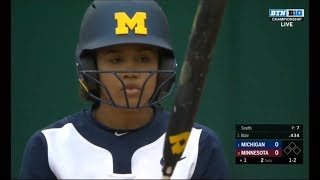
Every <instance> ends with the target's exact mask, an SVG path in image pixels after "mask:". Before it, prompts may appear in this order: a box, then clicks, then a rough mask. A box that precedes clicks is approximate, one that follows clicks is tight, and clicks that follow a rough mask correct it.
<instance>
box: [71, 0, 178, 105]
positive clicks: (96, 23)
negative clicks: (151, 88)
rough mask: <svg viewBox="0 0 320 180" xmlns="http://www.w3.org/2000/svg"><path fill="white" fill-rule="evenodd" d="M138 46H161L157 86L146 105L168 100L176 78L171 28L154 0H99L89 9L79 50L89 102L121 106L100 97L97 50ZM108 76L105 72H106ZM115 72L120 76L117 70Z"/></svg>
mask: <svg viewBox="0 0 320 180" xmlns="http://www.w3.org/2000/svg"><path fill="white" fill-rule="evenodd" d="M126 43H138V44H147V45H153V46H157V47H160V48H161V49H162V50H161V51H160V62H159V69H158V70H156V71H152V72H150V73H158V79H157V86H156V90H155V92H154V94H153V96H152V97H151V98H150V101H149V103H148V104H147V105H143V106H140V105H137V107H134V108H141V107H146V106H152V105H155V104H158V103H159V102H160V101H162V100H163V99H164V98H166V97H167V96H168V95H169V94H170V92H171V89H172V87H173V84H174V81H175V75H176V60H175V57H174V52H173V48H172V46H171V43H170V38H169V26H168V22H167V19H166V16H165V14H164V12H163V11H162V10H161V8H160V7H159V5H158V4H157V3H156V2H155V1H153V0H103V1H100V0H96V1H93V2H92V3H91V5H90V6H89V7H88V8H87V10H86V12H85V14H84V17H83V19H82V23H81V28H80V33H79V39H78V44H77V47H76V66H77V70H78V79H79V82H80V85H81V87H82V90H83V91H84V92H85V93H86V95H87V96H88V97H89V99H91V100H94V101H98V102H99V101H101V102H104V103H107V104H110V105H112V106H115V107H121V108H129V107H128V106H126V107H122V106H119V105H117V104H116V103H114V102H113V101H112V100H111V101H110V100H104V99H101V98H100V95H99V87H101V86H102V87H104V88H105V89H106V87H105V86H104V85H103V84H102V83H101V82H100V81H99V78H98V73H102V72H101V71H99V70H97V66H96V60H95V49H97V48H101V47H106V46H112V45H119V44H126ZM104 73H105V72H104ZM114 73H117V72H116V71H115V72H114Z"/></svg>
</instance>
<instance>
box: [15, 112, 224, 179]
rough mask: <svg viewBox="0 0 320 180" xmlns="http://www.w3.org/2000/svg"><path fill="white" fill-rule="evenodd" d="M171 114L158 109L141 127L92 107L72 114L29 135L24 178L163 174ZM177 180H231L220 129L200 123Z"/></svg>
mask: <svg viewBox="0 0 320 180" xmlns="http://www.w3.org/2000/svg"><path fill="white" fill-rule="evenodd" d="M168 120H169V113H168V112H165V111H163V110H161V109H159V108H155V113H154V116H153V119H152V120H151V121H150V122H149V123H148V124H146V125H144V126H143V127H141V128H138V129H136V130H134V131H130V132H123V131H115V130H111V129H110V128H107V127H105V126H103V125H102V124H100V123H99V122H98V121H96V120H95V119H94V117H93V116H92V108H88V109H85V110H83V111H81V112H78V113H76V114H73V115H71V116H67V117H65V118H64V119H62V120H60V121H57V122H55V123H54V124H52V125H50V126H48V127H46V128H44V129H42V130H39V131H37V132H36V133H34V134H33V135H32V137H31V138H30V139H29V141H28V143H27V146H26V149H25V152H24V156H23V160H22V165H21V171H20V178H22V179H24V178H28V179H29V178H31V179H34V178H43V179H55V178H58V179H80V178H81V179H116V178H120V179H143V178H147V179H161V178H162V164H163V162H162V161H161V159H162V153H163V146H164V138H165V132H166V128H167V125H168ZM172 178H173V179H191V178H196V179H199V178H201V179H202V178H203V179H225V178H228V170H227V163H226V161H225V159H224V154H223V152H222V146H221V144H220V142H219V139H218V138H217V136H216V134H215V133H214V132H213V131H212V130H211V129H209V128H206V127H204V126H201V125H199V124H195V125H194V127H193V129H192V131H191V134H190V137H189V140H188V143H187V145H186V148H185V151H184V153H183V155H182V158H181V160H180V161H178V163H177V165H176V168H175V170H174V172H173V175H172Z"/></svg>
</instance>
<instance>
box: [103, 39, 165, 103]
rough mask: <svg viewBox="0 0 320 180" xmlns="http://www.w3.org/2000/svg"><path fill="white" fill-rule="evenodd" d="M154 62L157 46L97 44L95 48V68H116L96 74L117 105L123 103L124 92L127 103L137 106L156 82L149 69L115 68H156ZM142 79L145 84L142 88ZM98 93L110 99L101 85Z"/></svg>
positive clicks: (155, 77)
mask: <svg viewBox="0 0 320 180" xmlns="http://www.w3.org/2000/svg"><path fill="white" fill-rule="evenodd" d="M158 62H159V54H158V49H157V48H155V47H153V46H148V45H141V44H125V45H116V46H110V47H105V48H101V49H99V50H98V51H97V66H98V70H103V71H116V72H117V73H114V74H111V73H100V74H99V78H100V81H101V82H102V83H103V84H104V86H105V87H106V88H107V89H108V91H109V93H110V96H111V97H112V100H113V101H114V103H115V104H116V105H118V106H124V107H126V106H127V101H126V96H127V98H128V105H129V107H136V106H137V105H138V104H139V106H143V105H145V104H146V103H147V102H148V101H149V99H150V98H151V96H152V94H153V92H154V91H155V88H156V82H157V73H155V74H153V75H152V76H151V77H150V75H151V74H150V73H140V72H122V73H120V72H118V71H152V70H157V69H158ZM117 76H118V77H117ZM119 79H120V80H121V81H122V82H123V85H124V86H123V85H122V83H121V81H120V80H119ZM144 83H145V86H144V88H143V84H144ZM142 90H143V91H142ZM141 94H142V96H141V99H140V103H139V98H140V95H141ZM100 96H101V98H102V99H107V100H108V101H110V97H109V95H108V93H107V92H106V90H105V89H104V88H103V87H101V88H100Z"/></svg>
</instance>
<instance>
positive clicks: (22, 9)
mask: <svg viewBox="0 0 320 180" xmlns="http://www.w3.org/2000/svg"><path fill="white" fill-rule="evenodd" d="M90 2H91V1H90V0H68V1H57V0H28V1H25V0H11V118H12V119H11V152H12V154H11V177H12V178H17V176H18V173H19V169H20V163H21V158H22V154H23V150H24V146H25V145H26V142H27V140H28V138H29V137H30V136H31V135H32V134H33V133H34V132H35V131H36V130H38V129H40V128H42V127H44V126H46V125H48V124H50V123H52V122H54V121H56V120H59V119H61V118H63V117H64V116H66V115H68V114H71V113H74V112H77V111H79V110H81V109H82V108H85V107H86V106H87V105H88V104H87V103H85V102H83V101H81V100H80V99H79V97H78V82H77V76H76V69H75V61H74V54H75V46H76V42H77V36H78V32H79V27H80V23H81V18H82V16H83V13H84V11H85V10H86V8H87V5H89V3H90ZM158 2H159V4H160V5H161V6H162V8H163V10H164V11H165V13H166V14H167V16H168V20H169V24H170V29H171V36H172V43H173V47H174V49H175V53H176V57H177V60H178V67H179V71H178V73H179V72H180V67H181V65H182V62H183V58H184V55H185V49H186V47H187V42H188V38H189V34H190V31H191V25H192V22H193V17H194V15H195V11H196V5H197V2H198V1H195V0H183V1H182V0H176V1H169V0H158ZM308 3H309V1H301V0H290V1H279V0H259V1H256V0H242V1H238V0H229V1H228V6H227V8H226V11H225V16H224V21H223V23H222V27H221V29H220V34H219V37H218V41H217V44H216V48H215V50H214V52H215V53H214V57H213V61H212V63H211V65H210V69H209V74H208V77H207V80H206V86H205V89H204V92H203V97H202V100H201V103H200V107H199V111H198V113H197V119H196V121H197V122H199V123H202V124H204V125H207V126H209V127H210V128H212V129H214V130H215V131H216V132H217V134H218V135H219V137H220V138H221V141H222V143H223V146H224V149H225V154H226V157H227V159H228V163H229V167H230V171H231V177H232V178H233V179H307V178H308V177H309V154H308V152H309V134H308V131H309V53H308V52H309V34H308V33H309V18H308V15H309V11H308V10H309V7H308V6H309V4H308ZM278 8H284V9H287V8H299V9H300V8H302V9H305V19H304V21H303V22H296V23H294V27H291V28H289V27H286V28H281V27H280V22H271V21H269V18H268V13H269V9H278ZM172 101H173V95H171V96H170V97H169V98H168V99H166V101H165V104H166V107H167V108H168V109H170V103H171V102H172ZM240 123H243V124H269V123H270V124H290V123H295V124H304V132H305V133H304V147H303V148H304V164H303V165H236V164H235V124H240Z"/></svg>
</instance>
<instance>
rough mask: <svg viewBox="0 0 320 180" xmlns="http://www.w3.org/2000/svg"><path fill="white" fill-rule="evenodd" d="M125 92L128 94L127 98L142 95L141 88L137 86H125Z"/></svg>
mask: <svg viewBox="0 0 320 180" xmlns="http://www.w3.org/2000/svg"><path fill="white" fill-rule="evenodd" d="M122 90H123V91H125V92H126V94H127V96H134V95H140V91H141V89H140V87H139V86H138V85H137V84H125V85H124V88H122Z"/></svg>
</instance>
